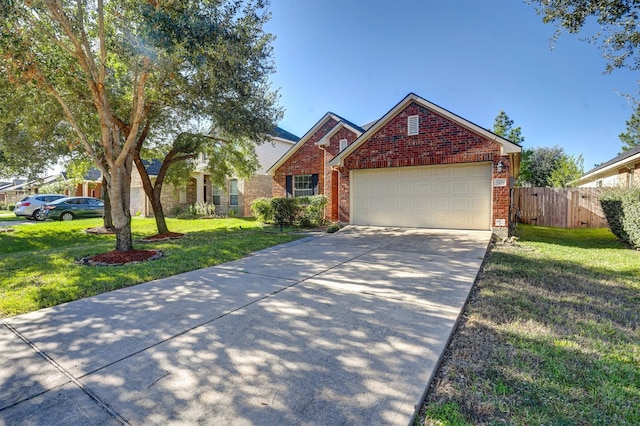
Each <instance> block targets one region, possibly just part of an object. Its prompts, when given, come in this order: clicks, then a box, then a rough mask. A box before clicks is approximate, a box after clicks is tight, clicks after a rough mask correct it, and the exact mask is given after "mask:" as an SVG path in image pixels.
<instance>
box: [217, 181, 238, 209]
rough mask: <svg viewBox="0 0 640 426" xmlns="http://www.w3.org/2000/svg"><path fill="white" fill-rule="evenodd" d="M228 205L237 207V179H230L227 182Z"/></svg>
mask: <svg viewBox="0 0 640 426" xmlns="http://www.w3.org/2000/svg"><path fill="white" fill-rule="evenodd" d="M214 204H215V203H214ZM229 205H230V206H237V205H238V179H231V180H230V181H229Z"/></svg>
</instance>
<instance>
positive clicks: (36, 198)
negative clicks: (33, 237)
mask: <svg viewBox="0 0 640 426" xmlns="http://www.w3.org/2000/svg"><path fill="white" fill-rule="evenodd" d="M65 197H66V195H62V194H35V195H29V196H26V197H24V198H23V199H22V200H20V201H18V202H17V203H16V207H15V208H14V209H13V213H15V215H16V216H23V217H26V218H27V219H35V220H44V219H45V218H44V217H41V216H40V207H42V205H43V204H47V203H50V202H52V201H55V200H59V199H60V198H65Z"/></svg>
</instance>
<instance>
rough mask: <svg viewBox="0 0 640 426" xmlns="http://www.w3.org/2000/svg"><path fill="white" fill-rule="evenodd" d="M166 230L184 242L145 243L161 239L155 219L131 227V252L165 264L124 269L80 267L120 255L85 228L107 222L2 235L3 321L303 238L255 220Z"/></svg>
mask: <svg viewBox="0 0 640 426" xmlns="http://www.w3.org/2000/svg"><path fill="white" fill-rule="evenodd" d="M167 222H168V226H169V229H170V230H171V231H173V232H181V233H185V234H186V235H185V237H184V238H182V239H180V240H173V241H166V242H158V243H152V244H141V243H139V242H138V240H139V239H141V238H143V237H146V236H150V235H154V234H156V228H155V222H154V221H153V219H141V218H134V219H133V220H132V228H133V236H134V248H136V249H147V248H148V249H160V250H162V251H163V252H164V254H165V255H166V257H163V258H162V259H159V260H155V261H151V262H144V263H140V264H131V265H124V266H106V267H97V266H83V265H78V264H76V263H74V261H75V260H77V259H80V258H82V257H85V256H89V255H94V254H98V253H105V252H108V251H111V250H113V249H114V248H115V237H114V236H113V235H91V234H87V233H85V232H84V230H85V229H87V228H91V227H95V226H100V225H101V224H102V219H84V220H77V221H71V222H51V221H46V222H29V223H26V224H22V225H14V226H13V227H14V228H15V231H14V232H2V233H0V317H6V316H11V315H16V314H20V313H25V312H30V311H34V310H37V309H41V308H44V307H48V306H54V305H58V304H60V303H64V302H68V301H71V300H76V299H80V298H83V297H88V296H93V295H96V294H99V293H104V292H107V291H111V290H115V289H118V288H122V287H127V286H131V285H135V284H139V283H142V282H146V281H150V280H153V279H157V278H162V277H166V276H170V275H175V274H178V273H181V272H186V271H191V270H194V269H199V268H205V267H207V266H212V265H217V264H220V263H223V262H227V261H230V260H234V259H239V258H242V257H245V256H247V255H248V254H250V253H252V252H254V251H257V250H261V249H263V248H266V247H270V246H273V245H276V244H280V243H285V242H288V241H292V240H295V239H296V238H299V237H300V236H299V235H290V234H287V233H278V232H265V231H264V230H263V229H262V226H261V225H260V224H259V223H257V222H255V221H254V220H253V219H200V220H178V219H168V220H167Z"/></svg>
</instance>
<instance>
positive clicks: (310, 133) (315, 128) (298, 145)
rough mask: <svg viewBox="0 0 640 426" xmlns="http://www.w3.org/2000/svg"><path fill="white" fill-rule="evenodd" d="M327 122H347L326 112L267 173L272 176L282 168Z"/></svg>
mask: <svg viewBox="0 0 640 426" xmlns="http://www.w3.org/2000/svg"><path fill="white" fill-rule="evenodd" d="M329 120H335V121H336V122H337V123H340V122H341V121H342V122H347V120H345V119H344V118H342V117H340V116H339V115H337V114H334V113H332V112H327V113H326V114H325V115H323V116H322V118H320V120H318V121H317V122H316V124H314V125H313V127H312V128H311V129H309V131H308V132H307V133H305V134H304V136H302V138H300V140H299V141H298V142H297V143H296V144H295V145H293V146H292V147H291V148H290V149H289V150H288V151H287V152H285V153H284V155H283V156H282V157H280V159H279V160H278V161H276V162H275V164H274V165H273V166H271V167H270V168H269V170H267V173H268V174H271V175H273V174H274V173H275V171H276V170H277V169H278V168H279V167H280V166H282V165H283V164H284V163H285V162H286V161H287V160H288V159H289V158H291V157H292V156H293V154H295V153H296V152H297V151H298V150H299V149H300V148H301V147H302V146H304V144H305V143H307V142H308V141H309V139H311V138H312V137H313V135H315V133H316V132H317V131H318V130H320V129H321V128H322V126H324V124H325V123H326V122H327V121H329ZM354 126H355V125H354ZM356 127H357V126H356ZM323 136H324V135H323Z"/></svg>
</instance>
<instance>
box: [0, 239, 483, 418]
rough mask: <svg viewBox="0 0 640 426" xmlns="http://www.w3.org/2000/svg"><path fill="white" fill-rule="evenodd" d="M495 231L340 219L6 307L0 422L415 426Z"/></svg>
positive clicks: (0, 342) (0, 328)
mask: <svg viewBox="0 0 640 426" xmlns="http://www.w3.org/2000/svg"><path fill="white" fill-rule="evenodd" d="M490 237H491V233H490V232H488V231H445V230H425V229H406V228H398V229H389V228H373V227H347V228H344V229H343V230H341V231H340V232H338V233H336V234H323V235H320V236H311V237H307V238H304V239H302V240H298V241H295V242H293V243H289V244H284V245H281V246H277V247H273V248H270V249H267V250H263V251H260V252H258V253H255V254H254V255H252V256H249V257H247V258H244V259H241V260H237V261H234V262H230V263H226V264H223V265H219V266H217V267H212V268H206V269H201V270H197V271H192V272H188V273H184V274H180V275H176V276H173V277H169V278H165V279H161V280H157V281H153V282H149V283H145V284H141V285H137V286H134V287H130V288H126V289H122V290H117V291H113V292H110V293H105V294H102V295H99V296H95V297H91V298H88V299H83V300H79V301H76V302H72V303H67V304H65V305H60V306H56V307H53V308H49V309H44V310H41V311H37V312H33V313H30V314H25V315H20V316H16V317H12V318H8V319H5V320H3V321H2V324H0V425H10V424H47V425H52V424H60V425H63V424H64V425H73V424H78V425H80V424H82V425H85V424H114V425H116V424H171V423H173V424H178V423H179V424H216V425H217V424H233V425H254V424H255V425H278V426H282V425H289V424H296V425H307V424H308V425H320V424H321V425H342V424H344V425H354V424H371V425H375V424H385V425H387V424H398V425H407V424H409V423H410V422H411V420H412V416H413V414H414V411H415V407H416V405H419V404H420V402H421V399H422V397H423V394H424V392H425V390H426V386H427V384H428V383H429V381H430V380H431V377H432V375H433V373H434V372H435V369H436V368H437V364H438V361H439V359H440V357H441V354H442V352H443V350H444V349H445V346H446V344H447V341H448V339H449V336H450V335H451V333H452V331H453V328H454V326H455V323H456V321H457V318H458V316H459V314H460V312H461V310H462V308H463V306H464V303H465V301H466V299H467V296H468V294H469V291H470V289H471V286H472V285H473V282H474V280H475V278H476V275H477V273H478V271H479V268H480V265H481V263H482V259H483V257H484V255H485V251H486V248H487V245H488V243H489V240H490Z"/></svg>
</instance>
